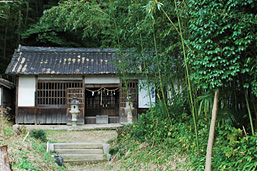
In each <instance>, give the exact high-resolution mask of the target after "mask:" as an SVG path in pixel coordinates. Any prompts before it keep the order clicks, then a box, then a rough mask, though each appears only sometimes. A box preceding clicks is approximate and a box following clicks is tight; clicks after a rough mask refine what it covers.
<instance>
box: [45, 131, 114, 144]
mask: <svg viewBox="0 0 257 171" xmlns="http://www.w3.org/2000/svg"><path fill="white" fill-rule="evenodd" d="M45 132H46V134H47V137H48V139H50V140H55V141H56V142H58V143H61V142H66V143H79V142H81V143H82V142H96V143H106V142H107V141H108V140H110V139H113V138H115V137H116V136H117V132H116V131H109V130H108V131H45Z"/></svg>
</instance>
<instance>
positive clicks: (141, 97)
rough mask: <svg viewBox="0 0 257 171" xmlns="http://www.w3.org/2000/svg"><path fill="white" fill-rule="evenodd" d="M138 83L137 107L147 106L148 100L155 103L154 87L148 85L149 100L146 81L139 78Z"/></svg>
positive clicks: (148, 105) (148, 104)
mask: <svg viewBox="0 0 257 171" xmlns="http://www.w3.org/2000/svg"><path fill="white" fill-rule="evenodd" d="M138 83H139V86H140V87H138V108H149V107H150V102H152V104H153V105H154V103H155V88H154V87H153V86H150V87H149V90H150V96H151V101H150V98H149V91H148V86H147V85H146V81H145V80H139V81H138Z"/></svg>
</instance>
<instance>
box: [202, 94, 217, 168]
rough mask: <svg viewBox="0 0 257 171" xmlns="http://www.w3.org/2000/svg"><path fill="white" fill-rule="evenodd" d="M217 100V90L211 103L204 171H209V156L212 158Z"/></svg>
mask: <svg viewBox="0 0 257 171" xmlns="http://www.w3.org/2000/svg"><path fill="white" fill-rule="evenodd" d="M218 99H219V90H217V91H215V97H214V102H213V108H212V118H211V125H210V133H209V140H208V146H207V152H206V163H205V171H211V156H212V146H213V141H214V132H215V123H216V118H217V111H218Z"/></svg>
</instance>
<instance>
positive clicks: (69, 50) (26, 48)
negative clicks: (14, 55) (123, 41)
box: [17, 45, 118, 53]
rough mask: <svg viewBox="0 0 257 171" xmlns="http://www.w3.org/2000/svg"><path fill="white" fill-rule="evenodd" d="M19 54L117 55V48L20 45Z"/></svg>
mask: <svg viewBox="0 0 257 171" xmlns="http://www.w3.org/2000/svg"><path fill="white" fill-rule="evenodd" d="M17 52H59V53H72V52H74V53H83V52H84V53H96V52H98V53H115V52H118V49H115V48H70V47H40V46H22V45H19V48H18V50H17Z"/></svg>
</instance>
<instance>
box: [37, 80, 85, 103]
mask: <svg viewBox="0 0 257 171" xmlns="http://www.w3.org/2000/svg"><path fill="white" fill-rule="evenodd" d="M82 86H83V84H82V81H43V80H39V81H38V85H37V93H36V95H37V96H36V98H37V99H36V102H37V105H38V106H61V105H66V104H67V102H66V101H67V99H66V95H67V89H68V88H81V87H82Z"/></svg>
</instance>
